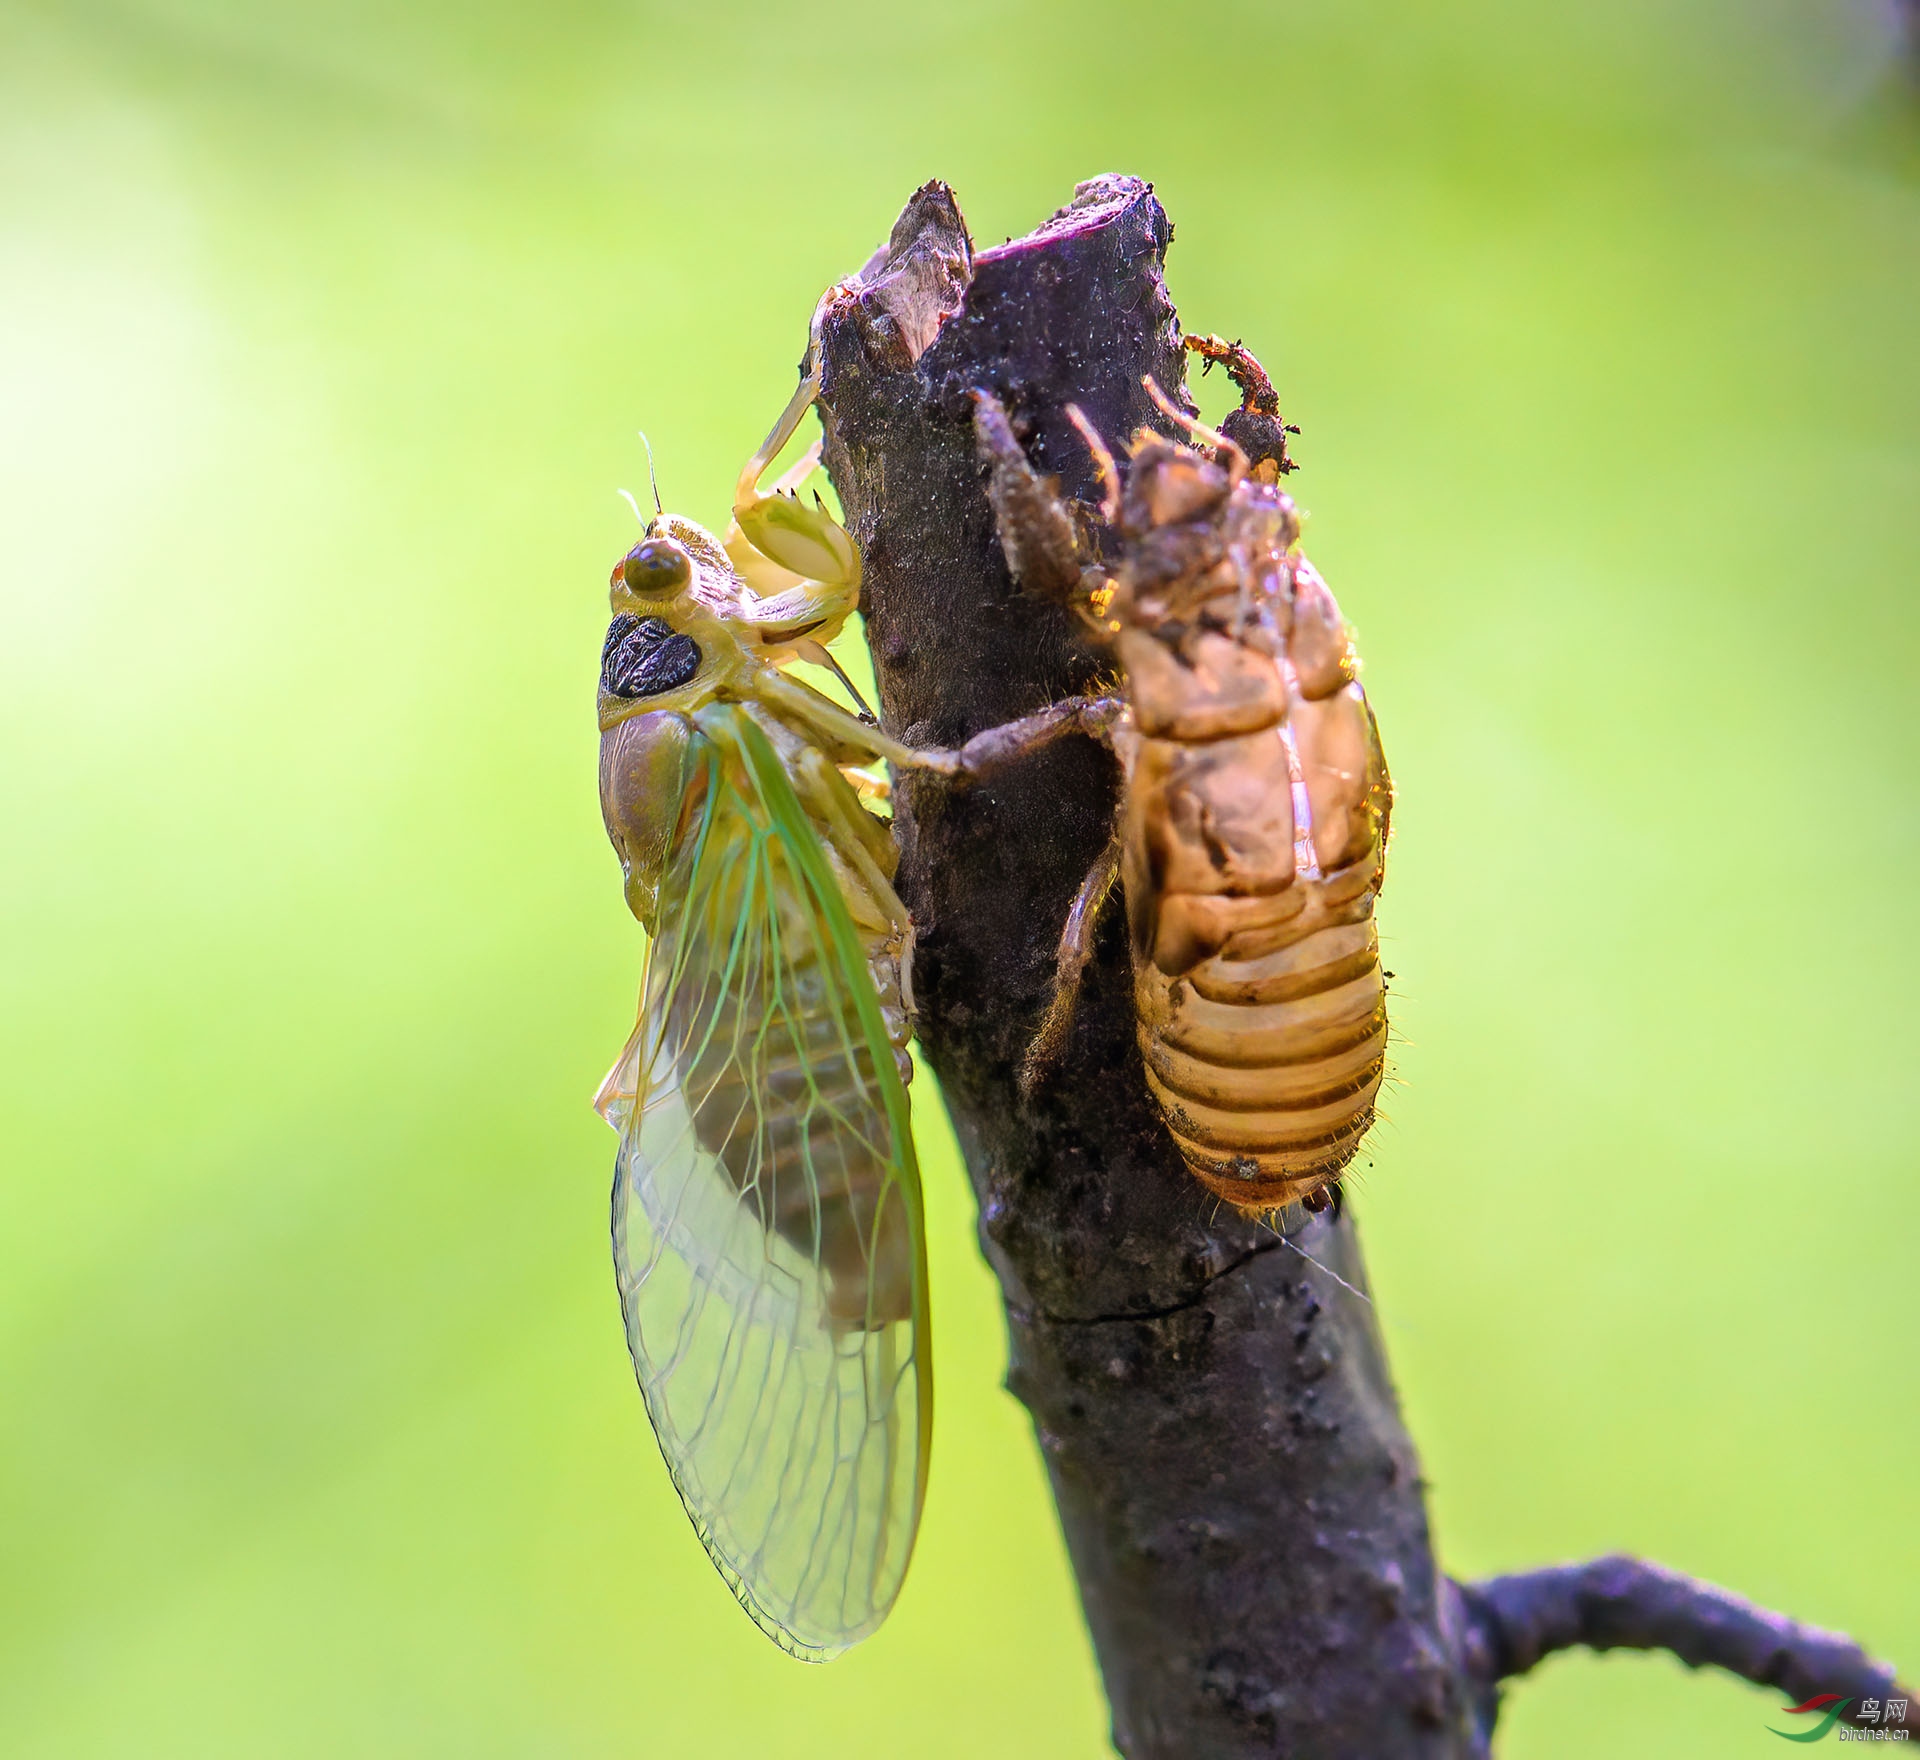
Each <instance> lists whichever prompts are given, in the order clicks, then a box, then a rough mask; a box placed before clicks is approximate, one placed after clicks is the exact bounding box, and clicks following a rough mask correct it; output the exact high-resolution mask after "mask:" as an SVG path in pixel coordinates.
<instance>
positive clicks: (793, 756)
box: [596, 345, 954, 1661]
mask: <svg viewBox="0 0 1920 1760" xmlns="http://www.w3.org/2000/svg"><path fill="white" fill-rule="evenodd" d="M811 358H812V360H813V361H814V362H815V363H817V360H818V348H817V345H816V347H815V349H814V351H813V354H812V357H811ZM818 372H819V369H818V366H817V364H815V365H813V366H812V368H811V371H810V372H809V374H808V376H807V377H806V379H805V380H804V381H803V382H802V384H801V386H800V389H799V391H798V392H797V393H796V394H795V396H794V398H793V400H792V402H791V403H790V404H789V405H788V406H787V409H786V410H785V412H784V413H783V414H782V416H781V418H780V420H779V422H778V423H776V424H775V426H774V429H773V432H772V433H771V434H769V435H768V436H767V439H766V442H765V444H764V445H763V446H762V447H761V449H760V450H759V452H757V453H756V454H755V455H754V457H753V458H752V459H751V460H749V462H748V464H747V466H746V469H745V470H744V471H743V472H742V473H741V477H740V483H739V488H738V491H737V493H736V496H735V501H734V516H735V517H734V523H733V526H732V527H731V528H730V529H729V531H728V534H727V539H726V541H725V543H724V544H722V543H720V542H718V541H716V540H715V539H714V538H713V537H712V535H711V534H709V533H708V532H706V531H705V530H703V529H702V528H701V527H700V526H698V525H695V524H694V523H693V522H692V521H691V520H687V519H681V518H678V517H677V516H675V515H672V514H667V513H661V514H660V515H659V517H658V518H656V519H654V520H653V521H652V522H651V523H650V524H649V525H648V526H647V528H646V535H645V536H644V537H643V538H642V540H641V541H640V542H639V543H638V544H636V545H635V546H634V547H633V549H632V550H631V551H629V552H628V554H627V555H626V556H624V557H623V558H622V559H621V561H620V562H619V563H618V564H617V565H616V567H615V568H614V571H613V579H612V592H611V597H612V606H613V623H612V626H611V628H610V629H609V630H608V631H607V639H606V646H605V649H604V652H603V655H602V662H601V675H600V698H599V706H600V729H601V738H600V798H601V804H602V808H603V810H604V812H605V816H606V822H607V831H608V834H609V836H610V837H611V838H612V840H613V845H614V849H615V850H616V851H617V853H618V854H619V857H620V863H621V867H622V869H623V870H624V872H625V875H626V895H627V903H628V905H629V906H630V907H631V909H632V911H633V913H634V915H635V916H636V917H638V918H639V919H640V922H641V924H642V925H643V926H644V927H645V929H646V931H647V937H648V945H647V956H646V966H645V973H644V976H643V978H642V980H641V989H640V1009H639V1019H638V1023H637V1024H636V1026H635V1027H634V1031H633V1037H632V1038H631V1039H630V1040H629V1041H628V1043H627V1047H626V1050H625V1051H624V1052H623V1053H622V1055H621V1058H620V1061H619V1063H618V1064H617V1065H616V1066H615V1067H614V1069H613V1071H612V1073H611V1074H610V1075H609V1076H608V1077H607V1079H606V1082H605V1083H604V1084H603V1086H602V1088H601V1091H600V1094H599V1097H598V1100H597V1102H596V1104H597V1105H598V1107H599V1110H600V1112H601V1114H602V1116H603V1117H605V1118H606V1120H607V1122H608V1123H609V1124H611V1125H612V1126H613V1127H614V1128H615V1129H616V1130H617V1131H618V1132H619V1133H620V1147H619V1151H618V1155H617V1158H616V1162H615V1174H614V1190H613V1251H614V1267H615V1271H616V1274H617V1276H618V1280H619V1286H620V1300H621V1305H622V1307H623V1309H624V1311H625V1316H626V1326H627V1342H628V1346H629V1348H630V1349H631V1351H632V1354H633V1364H634V1369H635V1371H636V1373H637V1374H638V1376H639V1381H640V1388H641V1392H642V1393H643V1394H644V1395H645V1396H646V1402H647V1412H648V1415H649V1416H650V1417H651V1418H652V1420H653V1427H654V1430H655V1433H656V1434H657V1435H658V1437H659V1440H660V1447H661V1450H662V1452H663V1453H664V1454H665V1456H666V1459H667V1465H668V1467H669V1469H670V1470H671V1472H672V1474H673V1482H674V1484H675V1486H676V1487H677V1488H678V1490H679V1492H680V1496H681V1499H682V1500H683V1501H684V1503H685V1504H686V1508H687V1513H688V1515H690V1516H691V1517H692V1519H693V1525H694V1527H695V1529H696V1530H697V1531H698V1533H699V1535H700V1539H701V1541H702V1542H703V1543H704V1544H705V1546H706V1548H707V1551H708V1553H709V1555H710V1556H711V1557H712V1559H713V1562H714V1564H715V1565H716V1566H717V1567H718V1568H719V1571H720V1574H721V1576H722V1577H724V1578H725V1579H726V1582H727V1584H728V1586H729V1587H730V1588H731V1589H732V1590H733V1592H734V1594H735V1595H737V1596H738V1597H739V1599H740V1602H741V1604H742V1605H743V1606H744V1607H745V1608H746V1610H747V1612H748V1613H749V1614H750V1615H752V1617H753V1619H754V1620H755V1622H756V1623H757V1624H758V1625H759V1626H760V1628H761V1629H762V1630H763V1631H765V1632H766V1633H767V1635H768V1636H769V1637H771V1638H772V1639H773V1640H774V1641H775V1642H776V1643H778V1644H779V1645H781V1646H782V1647H783V1648H784V1649H786V1650H789V1651H791V1652H792V1653H793V1654H795V1655H797V1656H802V1657H806V1658H808V1659H810V1660H816V1661H818V1660H824V1659H826V1658H828V1657H830V1656H833V1655H835V1654H837V1653H838V1652H839V1651H841V1650H844V1649H846V1648H847V1647H848V1646H849V1645H851V1644H854V1643H856V1642H857V1641H858V1640H860V1639H861V1638H863V1637H865V1636H866V1635H867V1634H868V1633H870V1632H871V1631H873V1630H874V1628H875V1627H876V1626H878V1625H879V1623H880V1621H881V1620H882V1619H883V1618H885V1616H886V1613H887V1610H888V1609H889V1608H890V1607H891V1606H892V1604H893V1601H894V1597H895V1596H896V1595H897V1594H898V1592H899V1589H900V1584H901V1580H902V1578H903V1577H904V1576H905V1573H906V1569H907V1560H908V1555H909V1554H910V1553H911V1551H912V1549H913V1541H914V1533H915V1529H916V1528H917V1526H918V1523H919V1518H920V1509H921V1503H922V1500H923V1497H924V1494H925V1489H926V1478H927V1451H928V1443H929V1439H930V1435H931V1427H932V1416H933V1406H932V1401H933V1383H932V1372H931V1363H930V1358H929V1354H928V1333H927V1261H926V1243H925V1232H924V1225H923V1219H922V1210H921V1195H920V1175H919V1170H918V1168H917V1167H916V1165H915V1162H914V1153H913V1139H912V1135H911V1132H910V1130H909V1127H908V1118H907V1082H908V1078H909V1076H910V1074H911V1065H910V1063H909V1061H908V1056H907V1039H908V1032H909V1022H908V1014H907V1006H906V1001H905V997H904V993H903V992H904V980H903V973H904V970H905V968H906V965H907V962H908V959H909V955H910V943H911V935H912V924H911V921H910V919H909V918H908V915H907V912H906V910H905V908H904V907H903V906H902V905H901V903H900V900H899V898H898V896H897V895H896V894H895V892H894V889H893V883H892V875H893V869H894V862H895V851H894V846H893V841H892V837H891V835H890V833H889V830H888V827H887V825H886V822H885V821H884V820H882V819H880V818H878V817H876V816H875V815H874V814H873V813H871V812H869V811H868V810H867V808H866V807H865V806H864V805H863V803H862V799H861V794H862V791H863V789H864V790H865V791H867V792H875V791H877V790H879V789H882V788H884V786H885V785H884V783H883V782H881V781H879V780H878V779H876V778H874V777H862V776H860V775H859V772H860V771H861V770H862V769H863V768H864V767H868V766H873V765H875V764H877V763H879V762H881V761H883V760H884V761H886V762H890V763H892V764H894V765H896V766H921V767H931V768H935V769H939V770H943V771H949V772H950V771H951V770H952V768H953V763H954V760H953V758H952V757H951V755H949V754H934V753H924V752H914V751H911V750H909V749H908V748H906V747H904V746H902V745H900V744H899V743H898V742H896V741H894V740H891V739H888V738H887V737H886V736H885V735H884V734H882V733H881V732H880V731H879V730H878V728H877V727H875V726H874V725H873V724H872V723H871V720H870V719H863V718H862V717H861V716H860V715H857V714H855V713H853V712H851V711H849V710H847V709H844V708H842V707H840V706H839V705H837V704H836V703H834V702H833V701H831V700H830V699H829V698H828V697H827V696H826V695H824V694H823V693H822V692H820V691H818V690H815V689H814V688H813V687H811V686H810V685H808V684H806V683H805V682H803V681H802V680H801V679H800V678H797V677H794V676H792V675H790V674H789V673H788V672H787V671H786V670H784V668H785V667H786V666H787V665H788V664H789V663H790V662H792V661H794V660H800V659H804V660H809V661H812V662H814V663H817V664H826V665H831V664H832V661H831V657H830V656H829V655H828V654H827V653H826V650H825V648H824V646H823V644H824V643H826V642H827V641H830V640H831V639H832V638H833V636H834V635H835V634H837V633H838V631H839V630H840V628H841V626H842V625H843V624H844V623H845V621H846V619H847V618H848V616H849V615H850V614H851V613H852V611H853V610H854V608H855V604H856V601H857V599H858V595H859V587H860V556H859V551H858V549H857V547H856V546H855V544H854V542H853V539H852V538H851V537H850V536H849V535H848V533H847V532H846V531H845V530H844V529H843V528H842V527H841V526H840V525H839V524H838V523H837V522H835V521H834V520H833V519H832V517H831V516H830V515H828V514H827V512H826V511H825V509H824V508H822V507H821V506H820V505H819V504H818V502H817V501H816V502H815V503H814V504H813V505H811V506H808V505H806V504H803V503H802V502H801V501H800V500H799V498H798V497H797V496H796V495H795V494H794V493H793V490H794V488H795V487H797V484H798V482H799V480H800V479H801V478H802V477H804V475H805V474H806V472H807V471H808V470H810V469H811V468H812V466H813V465H814V463H815V462H816V460H817V447H816V449H815V451H813V452H810V453H809V454H808V456H807V457H806V458H804V459H803V460H802V461H801V464H800V466H799V467H798V469H797V470H796V471H794V472H790V473H788V475H787V476H786V477H785V478H783V479H782V480H781V481H780V482H779V483H778V484H776V485H775V487H774V489H773V490H772V492H770V493H766V494H763V493H761V491H760V489H759V480H760V478H761V476H762V475H763V474H764V473H765V472H766V470H767V469H768V468H770V466H771V464H772V462H773V460H774V458H775V457H776V456H777V455H778V454H779V452H780V450H781V448H782V447H783V446H784V445H785V444H786V443H787V441H788V439H789V438H790V437H791V436H792V435H793V433H794V432H795V430H796V429H797V428H798V426H799V424H800V422H801V420H802V418H803V417H804V416H805V415H806V412H807V409H808V407H809V405H810V404H811V403H812V401H813V398H814V396H815V394H816V392H817V390H818V385H819V380H818ZM836 670H837V668H836ZM855 700H856V701H857V697H856V699H855Z"/></svg>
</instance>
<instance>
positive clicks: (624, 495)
mask: <svg viewBox="0 0 1920 1760" xmlns="http://www.w3.org/2000/svg"><path fill="white" fill-rule="evenodd" d="M614 493H615V494H616V495H618V496H619V497H620V499H621V500H622V501H624V502H625V503H626V504H627V505H628V506H629V507H631V508H632V509H633V517H634V518H635V519H637V520H638V521H639V522H640V524H641V526H642V527H643V528H644V527H645V526H646V523H647V516H646V515H645V514H644V513H642V512H641V511H640V503H639V502H637V501H636V500H634V498H633V491H632V490H631V489H616V490H614Z"/></svg>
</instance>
